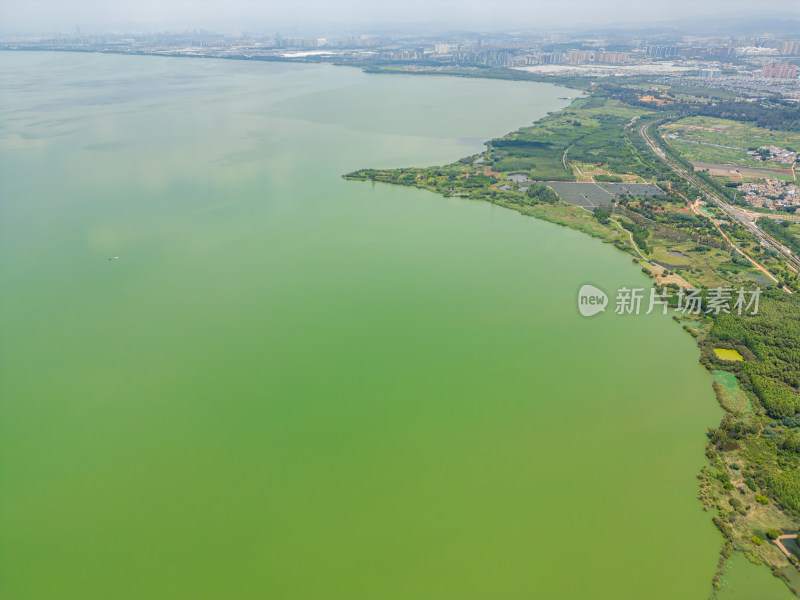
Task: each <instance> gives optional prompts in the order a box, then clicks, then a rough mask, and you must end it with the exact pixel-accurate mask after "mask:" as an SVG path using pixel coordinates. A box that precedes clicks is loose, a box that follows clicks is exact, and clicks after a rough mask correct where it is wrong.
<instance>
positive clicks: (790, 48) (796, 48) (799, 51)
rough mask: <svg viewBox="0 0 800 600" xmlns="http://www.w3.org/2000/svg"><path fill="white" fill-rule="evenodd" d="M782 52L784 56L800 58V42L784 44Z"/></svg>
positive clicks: (781, 48)
mask: <svg viewBox="0 0 800 600" xmlns="http://www.w3.org/2000/svg"><path fill="white" fill-rule="evenodd" d="M780 52H781V54H783V55H784V56H800V40H794V41H788V42H783V43H782V44H781V47H780Z"/></svg>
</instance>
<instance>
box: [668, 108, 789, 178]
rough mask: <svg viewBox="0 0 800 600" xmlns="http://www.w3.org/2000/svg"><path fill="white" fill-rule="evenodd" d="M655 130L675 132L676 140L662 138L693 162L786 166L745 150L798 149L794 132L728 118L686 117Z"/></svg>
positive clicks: (785, 167)
mask: <svg viewBox="0 0 800 600" xmlns="http://www.w3.org/2000/svg"><path fill="white" fill-rule="evenodd" d="M659 131H660V133H661V135H662V136H670V135H677V136H678V137H679V138H680V139H677V140H676V139H666V141H667V143H668V144H670V145H671V146H672V147H674V148H675V149H676V150H677V151H678V152H680V153H681V154H683V155H684V156H685V157H686V158H687V159H688V160H691V161H697V162H710V163H720V164H725V163H733V164H737V165H741V166H748V167H760V168H777V169H787V168H789V165H787V164H784V163H779V162H758V161H756V160H754V157H752V156H750V155H748V154H747V150H748V149H749V148H756V147H759V146H773V145H774V146H779V147H781V148H791V149H794V150H800V134H798V133H791V132H786V131H772V130H769V129H762V128H760V127H755V126H754V125H750V124H748V123H741V122H738V121H730V120H728V119H716V118H713V117H687V118H685V119H680V120H679V121H675V122H673V123H667V124H665V125H662V126H661V127H660V129H659ZM723 146H726V147H723Z"/></svg>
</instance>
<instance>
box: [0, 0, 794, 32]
mask: <svg viewBox="0 0 800 600" xmlns="http://www.w3.org/2000/svg"><path fill="white" fill-rule="evenodd" d="M736 13H739V14H742V13H750V14H754V15H761V16H764V17H766V16H773V17H777V18H782V17H783V18H785V17H791V18H798V16H800V2H797V1H796V0H783V1H780V2H778V1H773V0H636V1H633V0H605V1H601V0H548V1H542V0H527V1H525V0H481V1H476V0H294V1H286V0H280V1H276V0H228V1H222V0H157V1H156V0H0V30H3V31H15V30H38V29H44V30H55V29H60V30H65V31H68V30H71V31H74V30H75V27H76V26H78V27H81V29H82V30H87V31H91V30H105V29H114V28H117V29H119V28H124V29H131V28H141V29H151V30H154V29H160V28H164V27H167V28H169V29H187V28H194V27H204V28H208V29H213V30H216V31H222V30H224V29H231V28H236V29H241V28H247V29H249V30H251V31H252V30H264V31H266V32H274V31H275V30H277V28H281V27H290V28H293V29H301V30H305V31H309V32H317V33H319V34H324V33H325V32H326V31H330V32H331V33H333V32H334V30H341V29H342V28H347V27H348V26H351V27H350V28H351V29H358V28H364V27H368V26H369V27H376V26H382V27H392V26H405V25H413V24H419V25H426V26H428V27H436V28H439V29H442V30H447V29H456V28H473V29H481V28H486V29H498V28H506V29H508V28H511V29H518V30H523V29H539V28H547V27H553V26H555V27H564V26H569V25H588V24H595V25H604V24H609V23H625V22H641V21H659V20H676V19H680V18H684V17H692V16H704V17H705V16H708V15H714V14H718V15H721V16H726V15H731V14H736Z"/></svg>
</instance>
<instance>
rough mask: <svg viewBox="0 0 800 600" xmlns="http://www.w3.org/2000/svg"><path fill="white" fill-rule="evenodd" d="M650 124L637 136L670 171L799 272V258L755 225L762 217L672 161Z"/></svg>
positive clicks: (642, 127)
mask: <svg viewBox="0 0 800 600" xmlns="http://www.w3.org/2000/svg"><path fill="white" fill-rule="evenodd" d="M652 124H653V123H652V122H648V123H643V124H642V125H641V127H639V135H640V136H641V137H642V139H643V140H644V141H645V143H646V144H647V146H648V148H650V150H651V151H652V152H653V153H654V154H655V155H656V156H658V157H659V158H660V159H661V160H663V161H664V162H665V163H666V164H667V166H669V168H670V169H672V170H673V171H674V172H675V173H677V174H678V175H679V176H680V177H681V178H682V179H683V180H684V181H686V182H687V183H689V184H690V185H692V186H694V187H695V188H697V189H699V190H700V191H702V192H703V193H704V194H705V195H706V198H708V199H709V200H711V201H712V202H713V203H714V204H716V205H717V206H718V207H719V208H720V210H722V211H723V212H724V213H725V214H726V215H728V216H729V217H730V218H731V220H733V221H738V222H739V223H741V224H742V225H743V226H744V228H745V229H747V230H748V231H749V232H750V233H752V234H753V235H754V236H755V238H756V239H757V240H758V241H759V242H761V244H762V245H764V246H766V247H768V248H772V249H773V250H775V251H776V252H778V253H780V254H782V255H783V256H784V258H785V259H786V262H787V264H788V266H789V268H790V269H792V270H793V271H795V272H798V271H800V258H798V257H797V255H795V254H794V253H793V252H792V251H791V250H789V248H787V247H786V246H784V245H783V244H781V243H780V242H779V241H777V240H776V239H775V238H773V237H772V236H771V235H769V234H768V233H766V232H764V231H763V230H762V229H761V228H760V227H758V225H756V220H757V219H758V218H759V217H760V216H763V215H760V214H759V213H752V212H750V211H746V210H742V209H740V208H738V207H736V206H732V205H731V204H728V203H727V202H726V201H725V200H724V199H723V198H721V197H720V196H719V195H718V194H717V193H716V192H715V191H714V190H713V189H711V188H710V187H709V186H708V185H707V184H706V183H705V182H704V181H702V180H700V179H698V178H697V177H695V176H694V174H693V173H691V172H689V171H688V170H687V169H686V168H684V167H682V166H681V165H679V164H678V163H676V162H675V161H674V160H672V159H671V158H670V157H669V156H667V154H666V153H665V152H664V151H663V150H662V149H661V147H660V146H659V145H658V144H657V143H656V141H655V140H654V139H653V138H652V137H651V135H650V126H651V125H652Z"/></svg>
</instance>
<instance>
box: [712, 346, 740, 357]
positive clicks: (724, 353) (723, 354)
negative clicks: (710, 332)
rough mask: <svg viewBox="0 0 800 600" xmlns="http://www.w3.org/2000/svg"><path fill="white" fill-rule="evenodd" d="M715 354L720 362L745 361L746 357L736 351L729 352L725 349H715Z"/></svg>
mask: <svg viewBox="0 0 800 600" xmlns="http://www.w3.org/2000/svg"><path fill="white" fill-rule="evenodd" d="M714 354H716V355H717V358H718V359H720V360H744V356H742V355H741V354H739V353H738V352H737V351H736V350H727V349H725V348H714Z"/></svg>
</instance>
